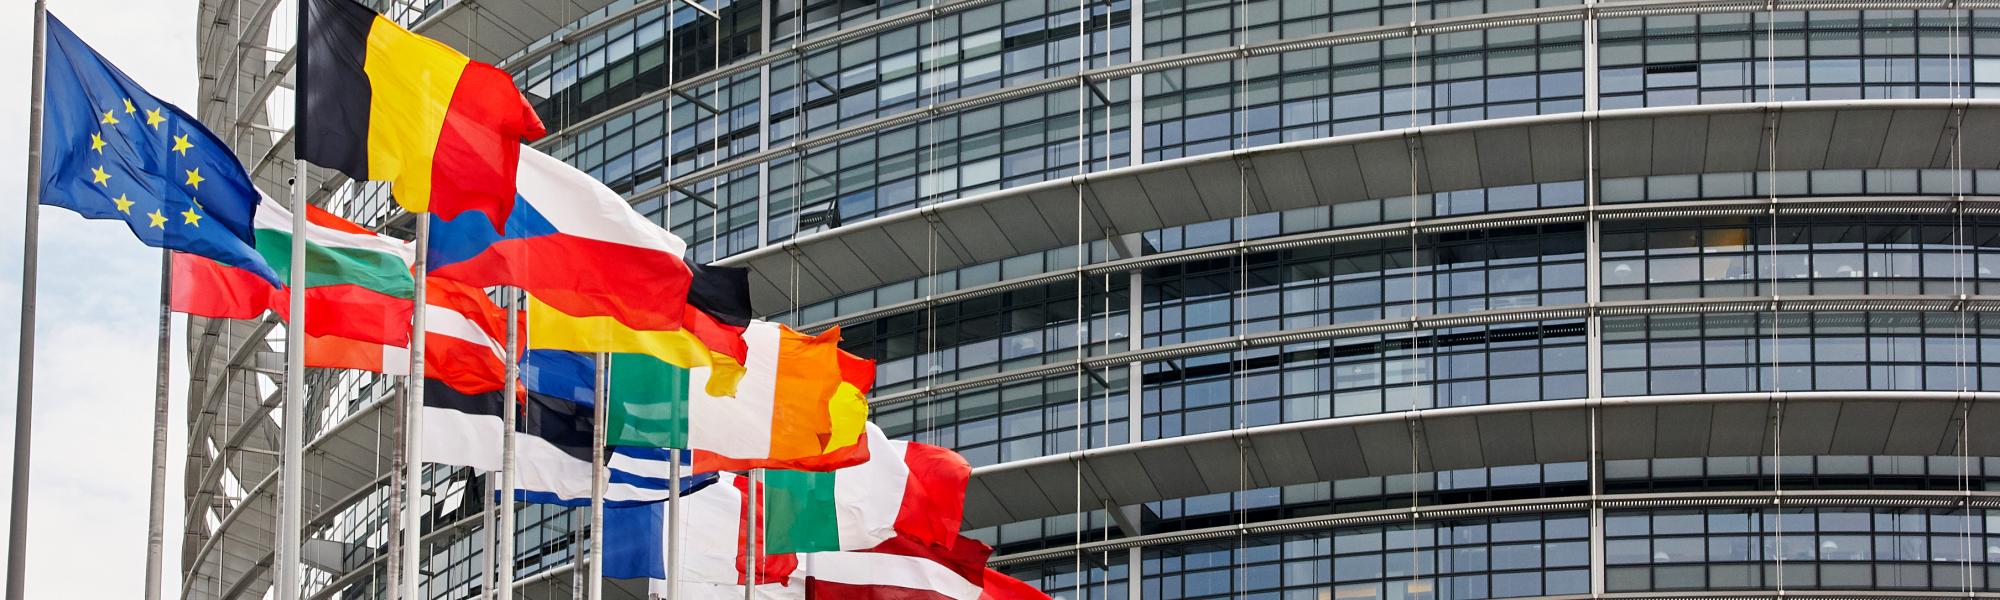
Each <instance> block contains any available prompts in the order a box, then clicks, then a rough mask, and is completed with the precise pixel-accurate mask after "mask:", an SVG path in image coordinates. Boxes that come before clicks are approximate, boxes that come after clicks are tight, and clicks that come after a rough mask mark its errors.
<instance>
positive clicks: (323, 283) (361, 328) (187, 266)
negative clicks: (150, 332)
mask: <svg viewBox="0 0 2000 600" xmlns="http://www.w3.org/2000/svg"><path fill="white" fill-rule="evenodd" d="M253 224H254V226H255V230H254V232H253V234H254V236H255V237H256V240H257V253H258V254H260V255H262V256H263V257H264V262H266V263H269V264H270V265H271V268H272V269H275V270H276V271H277V272H278V277H279V279H281V280H285V281H290V279H289V278H290V276H291V273H290V271H291V264H292V258H291V257H292V250H291V244H292V236H293V232H292V213H291V211H289V210H286V209H285V207H284V205H282V204H280V203H279V202H278V201H276V200H272V199H271V198H270V197H269V196H265V197H264V198H263V202H262V203H261V204H259V205H258V206H257V217H256V219H255V220H254V221H253ZM303 235H305V237H306V239H305V243H306V278H305V281H306V323H305V331H306V333H307V334H308V335H314V336H336V337H342V338H347V339H352V340H360V341H367V342H376V343H384V344H392V345H396V346H407V345H408V344H409V340H410V312H411V298H414V297H415V295H416V280H415V279H414V278H412V277H411V276H410V267H411V264H412V263H414V262H415V261H416V253H415V252H414V251H413V250H412V249H411V247H410V244H409V243H408V242H404V241H403V240H399V239H396V238H393V237H389V236H386V235H379V234H376V233H375V232H372V231H369V230H368V229H367V228H365V227H362V226H360V225H356V224H354V223H353V222H350V221H348V220H346V219H342V218H340V217H336V216H334V215H333V213H329V212H326V211H325V210H321V209H320V208H318V207H308V209H307V212H306V231H305V232H304V234H303ZM173 277H174V286H173V301H172V306H173V309H174V310H175V311H178V312H183V313H187V314H191V315H198V316H203V317H213V318H220V319H252V318H256V317H257V316H259V315H262V314H264V311H266V310H270V311H274V312H277V313H278V314H279V315H280V316H282V317H284V318H285V319H286V320H287V321H290V315H288V314H286V313H287V312H289V308H290V307H289V306H288V303H287V298H288V297H289V296H288V295H287V290H285V289H283V288H278V287H273V286H272V285H271V284H270V283H269V282H266V281H264V279H263V278H261V277H258V276H256V275H254V274H251V273H250V272H249V271H244V270H242V269H237V268H235V267H226V266H222V265H221V264H219V263H216V262H214V261H211V260H208V259H205V258H201V257H198V256H193V255H189V254H181V253H176V254H175V255H174V258H173Z"/></svg>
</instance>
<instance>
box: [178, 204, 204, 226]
mask: <svg viewBox="0 0 2000 600" xmlns="http://www.w3.org/2000/svg"><path fill="white" fill-rule="evenodd" d="M181 218H182V219H185V220H186V222H187V224H189V225H193V226H195V227H200V226H201V213H197V212H195V211H194V209H192V208H190V209H187V210H184V211H181Z"/></svg>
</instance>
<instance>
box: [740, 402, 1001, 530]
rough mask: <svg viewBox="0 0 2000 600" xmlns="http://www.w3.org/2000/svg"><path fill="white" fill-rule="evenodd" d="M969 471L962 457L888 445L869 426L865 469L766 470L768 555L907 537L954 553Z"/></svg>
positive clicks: (906, 444) (933, 448)
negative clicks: (768, 526)
mask: <svg viewBox="0 0 2000 600" xmlns="http://www.w3.org/2000/svg"><path fill="white" fill-rule="evenodd" d="M971 477H972V466H971V465H970V464H968V463H966V462H965V459H964V458H963V457H960V456H959V455H958V453H957V452H952V451H951V450H947V449H944V448H939V447H936V446H930V445H926V444H917V443H911V442H906V441H895V440H890V439H889V437H888V436H886V435H883V433H882V430H881V429H880V428H878V427H876V426H875V424H874V423H869V424H868V462H865V463H861V464H859V465H855V466H852V467H848V468H845V469H840V470H836V471H826V472H809V471H766V472H765V474H764V484H765V485H766V486H767V487H768V488H769V491H768V495H767V496H766V497H765V503H766V504H765V506H764V511H765V515H767V517H768V518H769V519H770V530H769V531H768V532H767V533H766V534H765V538H764V542H765V544H766V548H767V550H766V551H767V552H770V553H772V554H789V553H795V552H828V551H836V550H867V549H869V548H874V547H875V546H877V545H879V544H881V543H882V542H885V541H888V540H889V539H890V538H895V537H899V536H900V537H903V538H907V539H909V540H912V541H915V542H918V543H923V544H935V545H941V546H949V545H951V543H952V542H953V541H954V540H956V539H958V526H959V523H960V522H962V521H963V520H964V517H965V486H966V482H967V481H968V480H970V479H971Z"/></svg>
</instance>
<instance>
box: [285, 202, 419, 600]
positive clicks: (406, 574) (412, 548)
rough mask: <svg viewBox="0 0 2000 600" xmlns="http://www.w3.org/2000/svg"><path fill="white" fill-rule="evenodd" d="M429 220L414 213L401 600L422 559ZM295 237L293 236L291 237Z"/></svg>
mask: <svg viewBox="0 0 2000 600" xmlns="http://www.w3.org/2000/svg"><path fill="white" fill-rule="evenodd" d="M430 217H431V216H430V215H429V214H426V213H417V261H416V265H415V266H414V267H412V269H411V272H412V273H414V274H415V275H416V284H417V285H416V296H415V299H414V304H412V307H413V310H412V311H411V312H410V380H409V384H408V385H407V386H405V387H406V388H407V389H405V390H404V391H403V429H404V431H403V514H402V515H400V517H401V518H402V520H403V555H402V556H400V557H398V558H400V559H401V561H402V564H400V565H398V566H397V568H399V569H401V570H402V581H401V582H400V583H401V584H402V586H403V591H402V595H401V596H400V597H401V598H402V599H403V600H417V599H418V598H421V596H419V595H418V591H417V590H418V589H419V587H420V586H419V583H420V582H419V581H417V564H418V563H420V562H422V559H423V543H424V535H423V522H422V520H421V519H418V518H417V503H418V501H420V500H422V499H423V483H424V457H423V455H422V449H423V447H424V445H423V439H424V428H423V424H424V338H425V337H428V336H426V335H424V332H425V331H427V329H426V328H425V327H424V321H425V319H424V316H425V313H427V312H429V311H428V310H427V309H428V308H429V306H430V304H429V302H428V301H426V299H425V298H426V294H427V293H428V291H427V290H426V288H427V287H429V286H428V285H426V284H427V282H428V281H429V279H430V276H429V275H430V272H429V268H428V267H427V266H425V264H424V263H425V262H426V259H427V258H428V257H427V256H426V255H427V254H428V253H429V252H430V247H431V218H430ZM294 237H296V236H294Z"/></svg>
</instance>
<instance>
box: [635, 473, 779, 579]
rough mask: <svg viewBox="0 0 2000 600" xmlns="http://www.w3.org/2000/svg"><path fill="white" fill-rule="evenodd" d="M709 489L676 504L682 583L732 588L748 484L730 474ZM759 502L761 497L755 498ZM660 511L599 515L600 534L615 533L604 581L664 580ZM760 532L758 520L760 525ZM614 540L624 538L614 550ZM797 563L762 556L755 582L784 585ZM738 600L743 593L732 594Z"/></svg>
mask: <svg viewBox="0 0 2000 600" xmlns="http://www.w3.org/2000/svg"><path fill="white" fill-rule="evenodd" d="M716 476H717V479H716V481H715V483H714V484H713V485H709V486H707V487H705V488H702V489H701V491H698V492H695V493H692V494H688V495H686V496H683V497H682V498H681V500H680V501H681V503H682V504H681V522H682V523H683V524H686V525H693V524H699V525H698V526H690V527H687V528H686V529H689V531H683V532H682V533H681V535H682V537H681V552H683V555H682V556H681V561H680V566H681V577H682V580H683V581H685V582H688V583H694V584H708V585H711V586H737V585H741V584H742V583H743V582H744V579H745V577H746V575H745V574H744V573H743V544H744V541H745V539H746V538H745V536H744V530H745V524H746V521H747V519H746V517H747V516H748V515H749V512H748V511H749V510H750V506H751V505H750V504H748V503H745V502H744V501H743V499H744V498H745V497H746V496H747V495H748V484H749V480H748V479H746V478H744V477H741V476H738V475H735V474H732V473H720V474H717V475H716ZM759 495H760V496H761V495H762V494H759ZM663 515H664V510H663V508H662V507H657V506H655V507H621V508H613V509H610V510H606V511H604V530H605V531H610V532H617V534H616V535H615V536H613V537H608V538H606V543H605V547H604V554H605V556H604V576H605V577H610V578H613V579H641V578H650V579H664V578H665V577H666V551H665V550H664V548H665V547H666V545H667V541H668V540H667V539H666V535H665V534H666V531H665V529H664V528H663V527H662V526H661V523H663V522H664V519H663ZM758 522H759V523H760V525H759V529H764V527H763V526H762V525H761V523H763V519H759V520H758ZM613 538H624V540H623V541H621V542H620V543H617V544H613V543H611V539H613ZM798 564H799V561H798V557H797V556H796V555H789V554H776V555H773V554H766V555H765V556H763V558H762V560H761V561H759V563H758V569H757V571H758V574H757V575H758V576H757V579H758V582H759V583H768V584H777V583H783V582H785V581H786V580H787V578H788V577H790V575H791V573H792V572H793V571H795V570H797V569H798ZM736 590H737V591H736V594H737V597H738V598H741V597H742V594H743V591H742V590H743V588H741V587H738V588H736Z"/></svg>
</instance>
